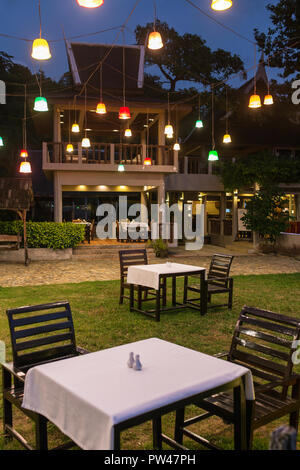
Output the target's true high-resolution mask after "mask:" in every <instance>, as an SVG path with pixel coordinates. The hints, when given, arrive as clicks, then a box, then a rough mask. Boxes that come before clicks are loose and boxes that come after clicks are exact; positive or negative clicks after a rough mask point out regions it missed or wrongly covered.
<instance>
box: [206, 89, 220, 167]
mask: <svg viewBox="0 0 300 470" xmlns="http://www.w3.org/2000/svg"><path fill="white" fill-rule="evenodd" d="M211 141H212V150H211V151H210V152H209V154H208V161H209V162H216V161H218V160H219V155H218V152H217V150H216V143H215V108H214V88H213V86H212V87H211Z"/></svg>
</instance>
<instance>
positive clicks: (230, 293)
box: [228, 279, 233, 310]
mask: <svg viewBox="0 0 300 470" xmlns="http://www.w3.org/2000/svg"><path fill="white" fill-rule="evenodd" d="M232 301H233V279H230V280H229V298H228V308H229V310H232Z"/></svg>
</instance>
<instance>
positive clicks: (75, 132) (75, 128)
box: [72, 122, 80, 134]
mask: <svg viewBox="0 0 300 470" xmlns="http://www.w3.org/2000/svg"><path fill="white" fill-rule="evenodd" d="M72 132H73V133H74V134H78V132H80V129H79V126H78V124H76V122H74V124H73V125H72Z"/></svg>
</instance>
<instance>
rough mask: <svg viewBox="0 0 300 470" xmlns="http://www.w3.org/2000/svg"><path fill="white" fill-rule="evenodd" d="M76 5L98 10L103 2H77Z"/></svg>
mask: <svg viewBox="0 0 300 470" xmlns="http://www.w3.org/2000/svg"><path fill="white" fill-rule="evenodd" d="M77 3H78V5H79V6H80V7H84V8H98V7H101V5H103V3H104V0H77Z"/></svg>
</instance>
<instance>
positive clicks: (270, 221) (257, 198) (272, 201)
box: [242, 190, 290, 243]
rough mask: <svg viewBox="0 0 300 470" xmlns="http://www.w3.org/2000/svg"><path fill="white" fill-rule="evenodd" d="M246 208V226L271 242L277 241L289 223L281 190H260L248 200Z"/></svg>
mask: <svg viewBox="0 0 300 470" xmlns="http://www.w3.org/2000/svg"><path fill="white" fill-rule="evenodd" d="M246 209H247V212H246V213H245V215H244V216H243V217H242V221H243V222H244V224H245V226H246V228H247V229H248V230H252V231H254V232H258V233H259V234H260V235H262V236H263V237H264V240H265V241H268V242H270V243H275V241H276V238H277V237H278V235H279V234H280V233H281V232H284V231H285V230H286V228H287V227H288V225H289V220H290V215H289V213H288V212H287V211H286V210H285V208H284V201H283V198H282V193H281V192H280V191H274V192H273V191H269V190H260V191H259V192H258V193H257V194H255V195H254V197H253V198H252V199H251V200H249V201H248V202H247V206H246Z"/></svg>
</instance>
